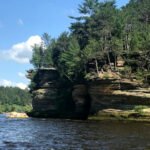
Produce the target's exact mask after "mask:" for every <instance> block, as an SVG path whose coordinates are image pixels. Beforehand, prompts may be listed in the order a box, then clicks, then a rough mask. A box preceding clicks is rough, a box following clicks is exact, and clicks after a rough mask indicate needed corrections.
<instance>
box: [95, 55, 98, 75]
mask: <svg viewBox="0 0 150 150" xmlns="http://www.w3.org/2000/svg"><path fill="white" fill-rule="evenodd" d="M95 67H96V72H97V76H99V69H98V62H97V59H96V58H95Z"/></svg>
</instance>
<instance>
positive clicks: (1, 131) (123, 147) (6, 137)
mask: <svg viewBox="0 0 150 150" xmlns="http://www.w3.org/2000/svg"><path fill="white" fill-rule="evenodd" d="M0 150H150V124H147V123H125V122H108V121H107V122H106V121H105V122H104V121H101V122H95V121H71V120H59V119H57V120H55V119H33V118H28V119H8V118H6V117H5V116H4V115H0Z"/></svg>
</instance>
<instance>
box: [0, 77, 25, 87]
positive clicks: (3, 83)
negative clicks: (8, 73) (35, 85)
mask: <svg viewBox="0 0 150 150" xmlns="http://www.w3.org/2000/svg"><path fill="white" fill-rule="evenodd" d="M0 86H4V87H7V86H9V87H18V88H20V89H26V88H27V85H26V84H25V83H22V82H19V83H15V82H12V81H10V80H6V79H2V80H0Z"/></svg>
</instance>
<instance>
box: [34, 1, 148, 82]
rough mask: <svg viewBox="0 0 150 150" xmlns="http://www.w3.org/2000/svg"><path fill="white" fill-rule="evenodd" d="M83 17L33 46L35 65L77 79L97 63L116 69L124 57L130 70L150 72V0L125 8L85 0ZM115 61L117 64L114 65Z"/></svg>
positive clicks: (111, 2)
mask: <svg viewBox="0 0 150 150" xmlns="http://www.w3.org/2000/svg"><path fill="white" fill-rule="evenodd" d="M78 10H79V13H80V16H79V17H74V16H71V17H70V18H72V19H73V20H74V22H73V23H71V26H70V31H71V32H70V34H69V33H67V32H63V33H62V34H61V35H60V36H59V37H58V38H57V39H55V40H54V39H51V38H50V36H49V35H48V34H45V35H44V36H43V37H44V39H43V41H44V44H43V45H44V46H42V45H41V46H39V47H37V46H35V47H34V48H33V57H32V60H31V63H32V64H33V65H34V66H35V68H41V67H51V66H53V67H55V68H57V69H58V71H59V72H60V74H61V75H62V76H65V77H67V78H68V79H69V80H70V81H72V82H75V81H77V80H79V79H83V78H84V77H85V76H86V75H87V73H88V70H89V68H88V67H89V63H94V64H95V65H94V67H95V70H96V72H97V73H99V70H101V69H103V68H104V67H103V66H107V68H108V69H110V70H112V71H113V70H116V66H117V59H118V58H123V60H124V61H125V65H126V66H125V67H127V68H130V69H131V71H130V74H136V72H139V71H140V72H143V73H146V74H149V72H150V1H149V0H130V2H129V3H128V4H127V5H126V6H124V7H123V8H121V9H118V8H116V5H115V1H114V0H111V1H105V2H99V1H98V0H84V1H83V3H82V4H80V5H79V8H78ZM112 64H113V66H112Z"/></svg>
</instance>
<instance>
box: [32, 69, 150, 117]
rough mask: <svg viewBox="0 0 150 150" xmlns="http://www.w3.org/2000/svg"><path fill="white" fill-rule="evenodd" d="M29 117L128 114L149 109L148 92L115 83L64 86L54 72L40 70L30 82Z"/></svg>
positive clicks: (124, 82) (134, 85)
mask: <svg viewBox="0 0 150 150" xmlns="http://www.w3.org/2000/svg"><path fill="white" fill-rule="evenodd" d="M33 82H34V83H35V87H34V88H33V89H32V97H33V100H32V105H33V112H32V113H31V114H29V115H30V116H33V117H52V118H71V119H86V118H87V117H88V116H89V115H95V114H98V115H99V114H100V113H99V112H103V111H102V110H103V109H119V110H128V109H129V108H133V107H134V106H136V105H147V106H150V89H148V88H147V89H144V88H140V86H139V84H138V83H137V82H131V81H129V80H127V79H126V80H119V79H106V80H104V79H103V80H96V81H91V82H88V83H86V84H85V83H84V84H77V85H67V82H62V80H61V79H60V76H59V74H58V72H57V70H55V69H40V70H38V72H37V74H36V75H35V76H34V78H33Z"/></svg>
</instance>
